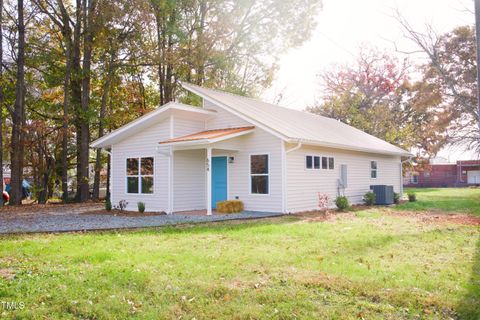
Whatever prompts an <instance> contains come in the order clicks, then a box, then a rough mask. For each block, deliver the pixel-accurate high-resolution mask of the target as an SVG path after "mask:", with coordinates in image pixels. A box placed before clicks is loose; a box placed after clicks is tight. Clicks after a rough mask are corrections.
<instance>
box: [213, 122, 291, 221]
mask: <svg viewBox="0 0 480 320" xmlns="http://www.w3.org/2000/svg"><path fill="white" fill-rule="evenodd" d="M213 147H214V150H213V156H216V155H226V156H232V157H234V161H233V163H229V164H228V199H235V198H236V197H238V199H239V200H242V201H243V203H244V205H245V210H251V211H266V212H282V148H281V144H280V139H279V138H277V137H275V136H273V135H271V134H270V133H268V132H265V131H264V130H262V129H259V128H256V129H255V131H254V132H252V133H249V134H246V135H244V136H241V137H237V138H233V139H230V140H227V141H224V142H218V143H216V144H214V146H213ZM215 148H217V149H215ZM218 149H220V150H218ZM231 149H236V150H237V151H228V150H231ZM223 150H225V151H223ZM252 154H268V158H269V159H268V161H269V169H268V173H269V194H252V193H251V192H250V191H251V189H250V155H252Z"/></svg>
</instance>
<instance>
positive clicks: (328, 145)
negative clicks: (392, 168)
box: [285, 139, 413, 157]
mask: <svg viewBox="0 0 480 320" xmlns="http://www.w3.org/2000/svg"><path fill="white" fill-rule="evenodd" d="M285 141H286V142H288V143H299V142H301V143H302V144H306V145H311V146H318V147H325V148H332V149H344V150H350V151H359V152H365V153H375V154H387V155H392V156H403V157H413V155H412V154H411V153H407V152H394V151H383V150H375V149H369V148H362V147H353V146H348V145H344V144H337V143H328V142H317V141H312V140H305V139H287V140H285Z"/></svg>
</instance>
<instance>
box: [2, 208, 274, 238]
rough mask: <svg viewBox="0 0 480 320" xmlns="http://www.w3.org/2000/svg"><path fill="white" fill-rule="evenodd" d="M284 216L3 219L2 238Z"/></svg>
mask: <svg viewBox="0 0 480 320" xmlns="http://www.w3.org/2000/svg"><path fill="white" fill-rule="evenodd" d="M281 215H282V214H281V213H272V212H256V211H245V212H242V213H238V214H216V215H212V216H206V215H182V214H173V215H158V216H143V217H125V216H113V215H98V214H71V213H70V214H63V215H62V214H56V215H48V214H46V215H28V216H18V217H15V218H12V217H9V218H5V217H4V216H1V215H0V234H8V233H29V232H65V231H84V230H108V229H128V228H142V227H160V226H167V225H176V224H184V223H202V222H214V221H226V220H243V219H259V218H267V217H275V216H281Z"/></svg>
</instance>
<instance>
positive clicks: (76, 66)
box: [70, 0, 82, 201]
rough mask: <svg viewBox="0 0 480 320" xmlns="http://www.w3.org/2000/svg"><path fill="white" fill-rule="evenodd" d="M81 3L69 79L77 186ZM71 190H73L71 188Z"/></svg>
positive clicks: (76, 198) (74, 36)
mask: <svg viewBox="0 0 480 320" xmlns="http://www.w3.org/2000/svg"><path fill="white" fill-rule="evenodd" d="M81 12H82V3H81V0H76V12H75V27H74V30H73V48H72V51H73V52H72V54H73V55H72V75H71V79H70V88H71V92H72V101H71V102H72V107H73V109H74V110H75V130H76V140H77V141H76V142H77V143H76V158H77V175H76V177H77V185H78V181H79V173H80V168H79V167H80V162H79V158H80V155H79V151H80V147H79V145H80V131H81V126H80V124H81V114H82V112H81V110H82V109H81V101H82V82H81V73H82V70H81V68H80V37H81V27H82V15H81ZM72 189H73V188H72ZM78 196H79V194H78V193H77V194H76V195H75V200H77V201H78V200H79V199H78Z"/></svg>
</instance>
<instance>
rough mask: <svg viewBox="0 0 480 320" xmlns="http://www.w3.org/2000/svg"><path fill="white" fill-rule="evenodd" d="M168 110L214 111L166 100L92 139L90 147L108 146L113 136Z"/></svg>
mask: <svg viewBox="0 0 480 320" xmlns="http://www.w3.org/2000/svg"><path fill="white" fill-rule="evenodd" d="M169 110H182V111H187V112H194V113H200V114H204V115H215V114H216V112H214V111H211V110H207V109H202V108H197V107H193V106H188V105H185V104H180V103H176V102H168V103H167V104H164V105H163V106H161V107H159V108H158V109H155V110H153V111H151V112H149V113H147V114H145V115H143V116H141V117H139V118H137V119H135V120H133V121H131V122H129V123H127V124H126V125H124V126H122V127H120V128H118V129H117V130H114V131H112V132H111V133H109V134H107V135H105V136H103V137H101V138H99V139H97V140H95V141H93V142H92V143H90V147H91V148H104V147H109V146H110V145H111V144H112V143H111V140H112V139H114V138H115V137H118V136H119V135H121V134H122V133H125V132H127V131H128V130H131V129H132V128H133V127H135V126H138V125H140V124H142V123H145V122H146V121H149V120H151V119H152V118H155V117H157V116H159V115H161V114H163V113H165V112H167V111H169Z"/></svg>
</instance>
